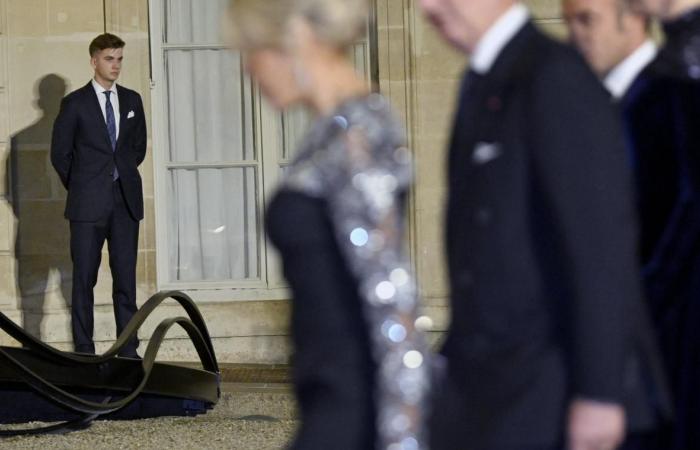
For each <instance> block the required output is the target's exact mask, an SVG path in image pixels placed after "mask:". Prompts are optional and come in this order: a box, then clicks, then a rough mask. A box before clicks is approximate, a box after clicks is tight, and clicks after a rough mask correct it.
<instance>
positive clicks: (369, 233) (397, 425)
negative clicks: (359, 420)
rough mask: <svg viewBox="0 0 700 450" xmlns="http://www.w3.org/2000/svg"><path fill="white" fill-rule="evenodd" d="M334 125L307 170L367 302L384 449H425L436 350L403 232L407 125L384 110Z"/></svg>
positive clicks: (407, 183) (407, 171) (339, 118)
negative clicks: (421, 314)
mask: <svg viewBox="0 0 700 450" xmlns="http://www.w3.org/2000/svg"><path fill="white" fill-rule="evenodd" d="M331 127H332V128H334V131H333V132H332V133H331V135H330V137H329V138H328V139H327V140H326V145H325V148H324V149H323V150H322V152H323V153H322V156H320V157H319V155H316V157H315V158H312V160H313V161H314V162H313V164H312V165H313V166H314V167H316V169H317V170H315V171H311V170H307V171H306V180H305V182H306V185H307V186H309V187H311V188H312V189H313V190H315V191H316V193H317V195H323V197H325V198H326V200H327V203H328V205H329V213H330V216H331V221H332V223H333V228H334V231H335V236H336V240H337V242H338V245H339V247H340V250H341V252H342V254H343V256H344V258H345V260H346V262H347V264H348V267H349V269H350V270H351V272H352V274H353V275H354V276H355V278H356V280H357V282H358V291H359V294H360V298H361V299H362V300H363V303H364V305H363V309H364V315H365V320H366V323H367V326H368V327H369V330H368V331H369V336H370V339H371V343H372V349H373V358H374V360H375V362H376V368H377V371H376V383H375V386H376V392H375V401H376V407H377V430H378V439H379V442H378V448H390V449H393V448H425V435H424V431H423V430H424V419H425V418H424V415H425V411H426V408H425V402H426V399H427V391H428V388H429V381H430V380H429V366H430V364H429V361H428V360H427V359H428V357H429V353H428V347H427V344H426V341H425V339H424V336H423V334H422V333H421V332H420V331H419V330H417V329H416V320H417V318H418V301H417V291H416V285H415V280H414V277H413V274H412V270H411V266H410V263H409V260H408V258H407V255H406V247H407V246H406V242H405V233H404V228H405V227H404V224H405V220H404V217H405V215H404V212H405V211H404V204H405V199H406V196H407V194H408V191H409V189H410V186H411V183H412V179H413V171H412V166H411V163H410V160H411V158H410V152H409V150H408V149H407V148H406V147H405V145H404V144H403V142H404V141H403V137H402V136H403V133H402V131H401V128H400V127H399V126H398V125H396V124H395V123H394V121H393V118H392V117H391V115H390V114H389V113H388V112H384V111H383V109H380V108H377V109H375V110H370V111H363V112H360V113H357V114H354V115H353V114H352V113H348V114H347V115H343V116H336V117H334V118H333V124H332V125H331ZM302 166H303V164H302ZM302 172H303V169H302ZM312 172H313V173H315V174H316V177H313V176H310V174H311V173H312ZM294 178H295V176H294V175H292V177H291V179H292V180H293V179H294ZM292 182H293V181H292ZM402 443H403V444H402ZM414 443H415V444H416V445H417V447H411V444H414ZM392 444H393V445H395V447H392ZM401 445H403V446H401Z"/></svg>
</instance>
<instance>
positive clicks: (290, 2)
mask: <svg viewBox="0 0 700 450" xmlns="http://www.w3.org/2000/svg"><path fill="white" fill-rule="evenodd" d="M368 12H369V9H368V2H367V0H231V2H230V10H229V15H230V19H231V20H230V22H231V23H230V25H231V27H230V29H229V30H228V34H229V40H230V41H231V43H232V45H233V46H234V47H236V48H239V49H252V48H260V47H274V48H281V47H283V46H284V45H285V41H286V39H287V38H288V36H287V30H288V29H289V24H290V22H291V20H292V19H294V18H297V17H301V18H303V19H304V20H305V21H306V22H307V23H308V24H309V25H310V26H311V28H312V30H313V32H314V34H315V35H316V36H317V37H318V38H319V39H320V40H321V42H323V43H325V44H327V45H330V46H332V47H336V48H338V49H341V50H343V49H345V48H347V47H349V46H350V45H352V44H353V43H354V42H355V41H357V40H358V39H359V38H360V37H361V36H362V35H363V33H365V32H366V27H367V17H368Z"/></svg>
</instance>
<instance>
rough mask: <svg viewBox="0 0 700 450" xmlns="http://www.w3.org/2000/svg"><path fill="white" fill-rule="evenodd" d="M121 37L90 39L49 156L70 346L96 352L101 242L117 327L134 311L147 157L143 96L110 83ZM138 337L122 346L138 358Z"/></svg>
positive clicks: (115, 73)
mask: <svg viewBox="0 0 700 450" xmlns="http://www.w3.org/2000/svg"><path fill="white" fill-rule="evenodd" d="M123 49H124V41H122V40H121V39H120V38H119V37H117V36H114V35H112V34H103V35H100V36H98V37H96V38H95V39H94V40H93V41H92V43H91V44H90V48H89V50H90V58H91V60H90V61H91V64H92V67H93V69H94V71H95V74H94V78H93V79H92V80H90V82H88V84H87V85H85V86H84V87H82V88H80V89H78V90H77V91H74V92H72V93H71V94H69V95H68V96H66V97H65V98H64V99H63V102H62V103H61V110H60V112H59V114H58V117H57V118H56V122H55V124H54V130H53V139H52V145H51V162H52V163H53V166H54V168H55V169H56V171H57V172H58V175H59V176H60V177H61V181H62V182H63V185H64V186H65V187H66V189H68V199H67V203H66V213H65V215H66V218H67V219H68V220H69V221H70V230H71V244H70V245H71V255H72V259H73V292H72V329H73V340H74V344H75V350H76V351H78V352H83V353H95V345H94V342H93V329H94V320H93V306H94V294H93V289H94V287H95V285H96V283H97V273H98V269H99V267H100V261H101V256H102V247H103V245H104V242H105V240H106V241H107V244H108V249H109V265H110V268H111V271H112V278H113V280H114V282H113V291H112V300H113V302H114V315H115V318H116V323H117V334H120V333H121V332H122V330H123V329H124V328H125V327H126V325H127V324H128V322H129V320H130V319H131V317H132V316H133V315H134V313H135V312H136V309H137V308H136V255H137V248H138V236H139V221H140V220H141V219H143V192H142V187H141V176H140V174H139V172H138V166H139V165H140V164H141V162H142V161H143V159H144V157H145V156H146V120H145V115H144V110H143V103H142V101H141V96H140V95H139V94H138V93H136V92H134V91H132V90H130V89H127V88H124V87H122V86H119V85H117V84H116V81H117V79H118V78H119V74H120V73H121V67H122V60H123ZM137 347H138V340H136V338H134V339H132V340H131V342H129V345H127V346H126V347H125V348H124V350H123V351H122V355H123V356H128V357H138V354H137V353H136V349H137Z"/></svg>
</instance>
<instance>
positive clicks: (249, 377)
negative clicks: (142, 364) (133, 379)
mask: <svg viewBox="0 0 700 450" xmlns="http://www.w3.org/2000/svg"><path fill="white" fill-rule="evenodd" d="M170 364H177V365H179V366H185V367H193V368H199V367H201V366H200V365H199V364H198V363H193V362H182V361H175V362H171V363H170ZM219 368H220V369H221V382H222V383H235V384H243V385H249V386H250V387H252V388H255V387H256V386H257V387H260V388H266V387H269V386H267V385H268V384H274V385H280V384H282V385H284V384H291V382H292V379H291V374H290V366H288V365H286V364H233V363H223V364H220V365H219Z"/></svg>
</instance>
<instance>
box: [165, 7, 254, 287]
mask: <svg viewBox="0 0 700 450" xmlns="http://www.w3.org/2000/svg"><path fill="white" fill-rule="evenodd" d="M226 3H227V1H226V0H166V2H165V18H166V20H165V33H164V39H165V41H166V42H167V43H169V44H178V45H183V46H185V45H189V44H216V43H218V42H220V41H221V36H220V30H219V26H218V24H219V23H220V18H221V16H222V13H223V11H224V8H225V6H226ZM165 59H166V66H167V67H166V73H167V84H168V120H169V130H168V131H169V138H170V139H169V140H170V149H169V151H170V153H169V158H170V162H171V163H179V164H184V165H185V168H171V169H170V170H169V176H168V200H167V202H168V204H167V208H168V232H169V242H168V245H169V253H168V256H169V273H170V280H171V281H226V280H245V279H256V278H259V277H260V270H259V267H260V264H259V257H260V255H259V253H260V252H259V248H258V247H259V245H258V242H259V239H258V230H259V226H258V210H257V189H258V187H257V186H258V181H259V180H258V179H257V178H258V175H257V168H256V167H243V166H242V167H225V164H226V163H234V162H235V163H240V162H255V161H256V155H255V152H254V147H253V112H252V98H253V97H252V93H251V88H250V83H249V82H248V81H247V80H245V79H244V78H243V76H242V70H241V65H240V58H239V57H238V56H237V55H235V54H232V53H231V52H229V51H228V50H210V49H181V48H178V49H171V50H167V51H166V55H165ZM193 163H208V164H210V166H208V167H207V168H194V167H189V168H187V164H193Z"/></svg>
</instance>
